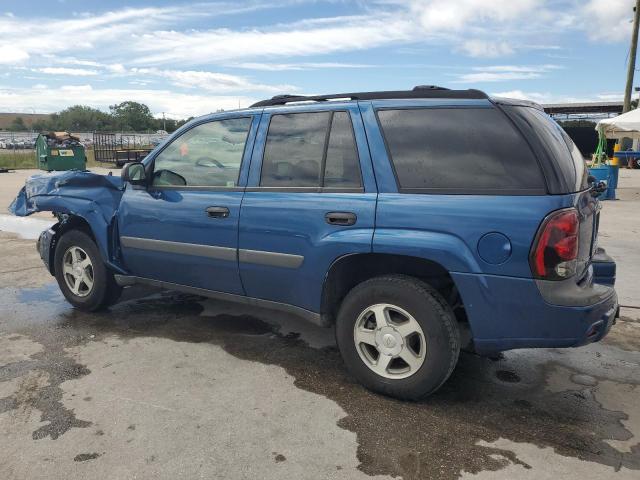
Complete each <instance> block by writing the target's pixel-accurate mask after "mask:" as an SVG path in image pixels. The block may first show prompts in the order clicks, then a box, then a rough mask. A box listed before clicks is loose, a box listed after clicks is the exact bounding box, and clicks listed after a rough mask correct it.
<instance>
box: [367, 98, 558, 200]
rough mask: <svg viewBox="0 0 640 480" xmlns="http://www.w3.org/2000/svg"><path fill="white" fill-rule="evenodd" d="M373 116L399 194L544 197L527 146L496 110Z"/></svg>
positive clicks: (539, 174)
mask: <svg viewBox="0 0 640 480" xmlns="http://www.w3.org/2000/svg"><path fill="white" fill-rule="evenodd" d="M377 115H378V120H379V122H380V126H381V128H382V132H383V135H384V138H385V142H386V145H387V149H388V153H389V155H390V157H391V161H392V163H393V167H394V170H395V173H396V178H397V181H398V186H399V188H400V189H401V190H405V191H406V190H416V191H425V192H433V193H469V194H474V193H475V194H495V193H501V194H544V193H545V191H546V190H545V183H544V177H543V175H542V172H541V170H540V167H539V165H538V162H537V161H536V159H535V157H534V155H533V152H532V151H531V149H530V148H529V145H528V144H527V142H526V141H525V140H524V138H523V137H522V135H521V134H520V133H519V132H518V131H517V130H516V129H515V127H514V126H513V125H512V124H511V122H510V121H509V119H508V118H507V117H506V116H505V115H504V114H503V113H502V112H500V111H498V110H496V109H495V108H416V109H397V110H396V109H383V110H379V111H378V112H377Z"/></svg>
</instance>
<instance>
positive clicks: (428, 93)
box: [250, 85, 489, 108]
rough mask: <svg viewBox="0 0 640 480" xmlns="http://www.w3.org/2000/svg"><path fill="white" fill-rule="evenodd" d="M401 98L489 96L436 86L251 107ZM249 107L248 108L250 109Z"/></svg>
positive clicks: (286, 98)
mask: <svg viewBox="0 0 640 480" xmlns="http://www.w3.org/2000/svg"><path fill="white" fill-rule="evenodd" d="M391 98H394V99H402V98H464V99H482V98H489V96H488V95H487V94H486V93H484V92H482V91H480V90H474V89H469V90H449V89H448V88H444V87H438V86H436V85H418V86H416V87H413V89H411V90H393V91H386V92H353V93H334V94H331V95H310V96H306V95H276V96H275V97H273V98H270V99H268V100H261V101H259V102H256V103H254V104H253V105H251V107H273V106H276V105H286V104H288V103H295V102H326V101H328V100H342V99H344V100H384V99H391ZM251 107H250V108H251Z"/></svg>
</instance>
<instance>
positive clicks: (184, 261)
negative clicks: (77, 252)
mask: <svg viewBox="0 0 640 480" xmlns="http://www.w3.org/2000/svg"><path fill="white" fill-rule="evenodd" d="M226 117H227V118H224V115H223V118H215V119H213V120H208V121H205V122H202V123H199V124H197V125H195V126H193V127H192V128H189V129H187V130H186V131H184V132H183V133H181V134H180V135H179V136H177V137H176V138H175V139H173V140H172V141H171V142H170V143H169V144H167V145H166V146H165V147H164V148H163V149H162V150H161V151H160V152H159V153H158V154H157V155H154V157H153V158H151V159H150V162H151V167H152V174H151V180H150V185H149V186H148V187H147V188H141V187H133V186H131V185H127V188H126V191H125V194H124V195H123V197H122V201H121V206H120V209H119V212H118V228H119V233H120V243H121V247H122V256H123V261H124V263H125V265H126V267H127V268H128V269H129V270H130V273H131V274H132V275H135V276H139V277H143V278H150V279H155V280H161V281H165V282H170V283H175V284H180V285H187V286H192V287H198V288H204V289H208V290H216V291H221V292H227V293H234V294H242V293H243V289H242V285H241V283H240V276H239V273H238V262H237V239H238V219H239V215H240V204H241V202H242V195H243V190H244V188H243V185H244V183H246V175H247V169H248V157H249V156H250V153H251V150H252V148H251V146H252V143H253V136H254V134H255V129H256V128H257V124H258V121H259V116H255V115H247V116H244V117H237V116H236V117H229V115H228V114H227V115H226ZM252 125H253V129H252ZM244 157H247V161H246V162H245V161H244V160H243V159H244ZM243 165H244V167H245V168H244V169H243ZM243 177H244V178H243Z"/></svg>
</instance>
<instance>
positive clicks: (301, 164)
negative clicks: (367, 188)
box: [260, 112, 362, 188]
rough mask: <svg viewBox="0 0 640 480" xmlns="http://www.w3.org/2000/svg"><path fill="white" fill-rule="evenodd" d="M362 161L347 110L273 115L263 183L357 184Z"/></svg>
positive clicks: (282, 184) (295, 185)
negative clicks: (359, 157)
mask: <svg viewBox="0 0 640 480" xmlns="http://www.w3.org/2000/svg"><path fill="white" fill-rule="evenodd" d="M361 185H362V180H361V176H360V161H359V159H358V153H357V149H356V141H355V138H354V135H353V128H352V125H351V118H350V117H349V114H348V113H347V112H313V113H294V114H279V115H274V116H273V117H272V118H271V122H270V123H269V131H268V133H267V141H266V144H265V149H264V157H263V160H262V172H261V177H260V186H263V187H328V188H358V187H360V186H361Z"/></svg>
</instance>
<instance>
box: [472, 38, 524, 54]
mask: <svg viewBox="0 0 640 480" xmlns="http://www.w3.org/2000/svg"><path fill="white" fill-rule="evenodd" d="M460 51H461V52H463V53H465V54H466V55H468V56H470V57H482V58H495V57H504V56H506V55H511V54H513V53H514V52H515V50H514V49H513V47H512V46H511V45H509V44H508V43H507V42H492V41H490V40H479V39H476V40H466V41H465V42H463V44H462V45H461V46H460Z"/></svg>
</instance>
